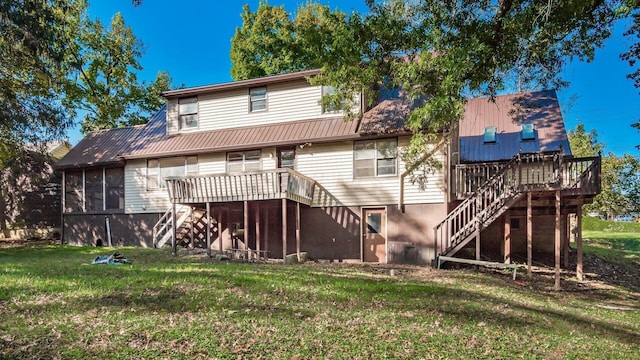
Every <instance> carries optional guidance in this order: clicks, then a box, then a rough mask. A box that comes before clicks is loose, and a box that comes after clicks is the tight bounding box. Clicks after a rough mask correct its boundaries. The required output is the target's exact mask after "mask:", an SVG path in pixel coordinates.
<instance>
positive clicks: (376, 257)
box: [362, 209, 387, 263]
mask: <svg viewBox="0 0 640 360" xmlns="http://www.w3.org/2000/svg"><path fill="white" fill-rule="evenodd" d="M362 218H363V219H364V221H363V222H362V261H364V262H380V263H386V262H387V212H386V210H385V209H363V210H362Z"/></svg>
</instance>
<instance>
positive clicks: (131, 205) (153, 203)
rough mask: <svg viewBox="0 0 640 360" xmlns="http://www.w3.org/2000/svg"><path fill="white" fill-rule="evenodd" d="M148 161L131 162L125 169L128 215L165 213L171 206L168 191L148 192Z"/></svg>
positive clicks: (125, 200) (125, 193) (125, 194)
mask: <svg viewBox="0 0 640 360" xmlns="http://www.w3.org/2000/svg"><path fill="white" fill-rule="evenodd" d="M146 177H147V161H146V160H131V161H128V162H127V164H126V165H125V167H124V181H125V183H124V203H125V210H124V212H125V213H126V214H139V213H160V212H162V213H163V212H165V211H167V209H168V208H169V206H170V205H171V203H170V202H169V195H168V194H167V189H158V190H153V191H147V179H146Z"/></svg>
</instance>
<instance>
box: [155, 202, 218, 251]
mask: <svg viewBox="0 0 640 360" xmlns="http://www.w3.org/2000/svg"><path fill="white" fill-rule="evenodd" d="M173 218H174V217H173V206H172V207H170V208H169V210H167V211H166V212H165V213H164V214H163V215H162V216H161V217H160V219H159V220H158V222H157V223H156V224H155V226H154V227H153V244H154V247H156V248H161V247H163V246H165V245H166V244H167V243H169V244H171V240H172V239H173V223H172V222H173ZM175 219H176V232H175V234H176V239H175V241H176V246H183V247H186V246H189V247H205V243H206V232H205V230H206V227H207V216H206V213H205V211H204V210H202V209H198V208H195V207H191V206H182V207H180V208H178V209H176V216H175Z"/></svg>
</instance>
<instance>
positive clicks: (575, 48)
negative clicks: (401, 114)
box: [233, 0, 632, 158]
mask: <svg viewBox="0 0 640 360" xmlns="http://www.w3.org/2000/svg"><path fill="white" fill-rule="evenodd" d="M629 1H632V0H629ZM367 5H368V6H369V9H370V11H369V13H368V14H366V15H359V14H350V15H348V16H347V15H346V14H344V13H339V12H333V13H329V14H331V16H324V15H326V14H327V13H326V12H323V10H322V9H323V8H322V6H319V5H314V4H311V3H307V4H306V5H304V6H303V8H302V10H301V9H299V10H298V13H297V15H296V17H295V20H297V19H298V17H300V18H302V17H303V16H304V17H306V18H307V21H299V22H298V21H295V20H293V23H294V26H293V30H292V31H290V32H289V33H288V36H287V37H286V39H291V41H290V43H289V44H286V45H285V47H287V46H290V45H291V44H295V45H296V46H297V47H298V48H301V49H303V50H304V51H303V55H304V56H305V57H306V58H316V59H321V61H320V64H321V67H322V70H323V73H322V76H320V77H318V78H316V79H315V80H314V81H316V82H321V83H326V84H330V85H333V86H334V87H336V89H337V90H338V91H337V93H338V94H339V96H342V97H344V98H345V99H350V98H352V97H351V94H352V93H353V92H360V91H369V90H370V89H375V88H381V87H382V85H383V84H382V81H383V79H384V81H385V84H384V86H386V87H399V86H401V87H403V88H404V89H405V90H406V91H408V93H409V94H410V95H411V96H412V97H413V98H416V99H417V98H424V97H428V98H429V101H426V102H424V103H423V104H422V106H420V107H418V108H416V109H415V110H414V111H413V112H412V113H411V115H410V117H409V121H408V124H409V126H410V127H411V128H412V129H413V130H414V134H415V135H414V139H413V141H412V149H411V150H412V151H411V152H410V153H409V155H410V156H409V157H410V158H420V157H419V156H417V154H418V153H420V152H422V151H423V150H424V149H423V147H422V145H423V144H425V143H427V141H425V139H427V140H428V139H430V138H432V137H433V134H434V133H436V132H437V131H439V130H441V129H443V128H447V127H449V126H452V125H453V124H456V123H457V121H458V120H459V119H460V117H461V116H462V112H463V109H464V102H465V99H466V98H467V97H468V96H471V95H479V94H488V95H495V94H496V93H497V92H498V91H501V90H504V89H507V88H511V89H512V90H516V88H525V89H526V88H539V87H559V86H562V85H563V84H564V82H563V80H562V78H561V77H560V74H561V70H562V68H563V66H564V65H565V64H566V63H567V62H568V61H569V60H571V59H572V58H579V59H583V60H591V59H592V58H593V56H594V52H595V49H596V48H597V47H599V46H601V45H602V44H603V41H604V40H605V39H606V38H608V37H609V36H610V34H611V28H612V25H613V23H614V21H615V20H616V19H617V18H620V17H622V16H627V15H628V14H629V13H630V8H629V7H628V6H622V5H623V3H621V2H619V1H617V0H611V1H571V0H557V1H546V0H545V1H537V0H529V1H527V0H523V1H517V0H500V1H497V2H496V1H464V2H460V1H454V0H419V1H418V0H414V1H402V0H389V1H384V2H377V1H374V0H367ZM308 9H312V10H308ZM246 10H247V11H248V8H247V9H246ZM245 16H247V17H250V16H252V14H251V13H246V14H245ZM283 21H284V20H283ZM309 24H311V26H309ZM288 26H289V25H288ZM243 30H244V28H240V29H239V30H238V32H237V33H242V32H243ZM261 36H265V37H269V36H271V35H269V34H265V33H255V32H254V33H252V37H253V38H255V39H260V38H261ZM254 50H255V51H256V52H257V53H256V54H257V55H256V56H255V57H253V58H250V59H251V61H252V62H253V66H254V67H256V66H257V67H259V68H261V69H263V70H264V71H265V73H266V74H270V73H269V71H272V70H270V69H271V68H269V67H267V64H269V63H272V62H274V60H270V62H269V63H267V62H265V63H264V66H263V63H262V61H261V59H262V58H264V57H265V55H269V57H268V58H269V59H271V57H273V56H275V57H276V58H277V61H281V62H286V61H287V56H288V54H289V51H285V52H284V53H283V55H282V56H281V57H280V55H279V54H278V52H277V51H274V50H273V49H269V48H257V49H254ZM261 51H266V52H261ZM243 61H245V60H244V59H243V58H241V57H238V58H235V59H234V64H233V65H234V67H235V66H238V67H242V66H243V65H242V64H241V63H242V62H243ZM315 64H317V63H308V64H304V65H305V66H313V65H315ZM297 66H299V64H296V66H295V67H294V68H296V67H297ZM282 68H286V67H285V66H282ZM343 93H347V94H346V95H344V94H343ZM369 99H375V96H369ZM347 108H348V107H347ZM411 155H413V156H411Z"/></svg>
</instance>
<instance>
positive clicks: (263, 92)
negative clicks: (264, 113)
mask: <svg viewBox="0 0 640 360" xmlns="http://www.w3.org/2000/svg"><path fill="white" fill-rule="evenodd" d="M260 110H267V88H266V87H259V88H253V89H250V90H249V111H251V112H253V111H260Z"/></svg>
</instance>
